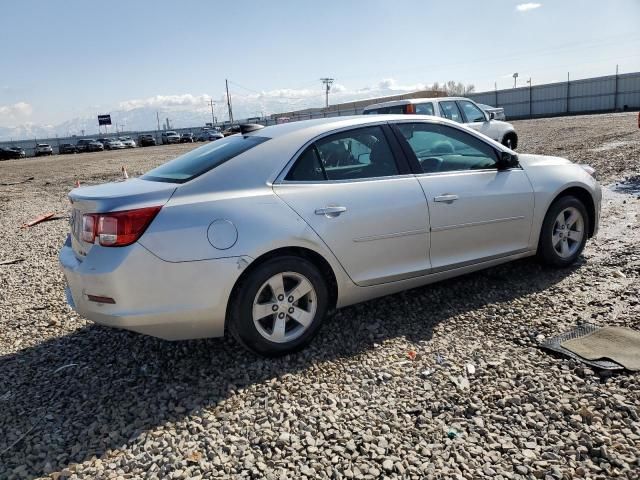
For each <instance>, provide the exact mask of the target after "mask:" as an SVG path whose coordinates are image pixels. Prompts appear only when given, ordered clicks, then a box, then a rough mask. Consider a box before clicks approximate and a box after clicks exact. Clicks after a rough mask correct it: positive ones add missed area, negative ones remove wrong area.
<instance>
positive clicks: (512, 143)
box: [502, 132, 518, 150]
mask: <svg viewBox="0 0 640 480" xmlns="http://www.w3.org/2000/svg"><path fill="white" fill-rule="evenodd" d="M502 144H503V145H504V146H505V147H507V148H510V149H511V150H515V149H516V148H518V137H517V136H516V134H515V133H513V132H510V133H507V134H506V135H505V136H504V138H503V139H502Z"/></svg>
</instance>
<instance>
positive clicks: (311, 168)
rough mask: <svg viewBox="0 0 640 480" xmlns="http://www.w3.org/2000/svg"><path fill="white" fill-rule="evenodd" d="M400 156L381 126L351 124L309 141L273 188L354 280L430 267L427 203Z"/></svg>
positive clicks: (373, 280) (379, 279)
mask: <svg viewBox="0 0 640 480" xmlns="http://www.w3.org/2000/svg"><path fill="white" fill-rule="evenodd" d="M403 160H404V159H403V158H402V153H401V150H400V149H399V145H398V143H397V140H396V139H395V137H394V135H393V133H392V132H391V130H390V129H389V127H388V126H386V125H384V126H381V125H375V126H367V127H361V128H355V129H354V128H351V129H347V130H343V131H340V132H338V133H333V134H331V135H328V136H325V137H323V138H319V139H317V140H316V141H315V142H313V143H312V144H310V145H308V146H307V147H306V149H305V150H304V151H303V153H302V154H301V155H300V156H299V157H298V158H297V160H296V161H295V163H294V164H293V165H292V167H291V169H290V170H289V171H288V173H287V174H286V176H284V178H283V179H282V180H281V181H278V182H276V184H275V185H274V191H275V193H276V194H277V195H278V196H279V197H280V198H282V199H283V200H284V201H285V202H286V203H287V204H288V205H289V206H290V207H291V208H292V209H293V210H295V211H296V212H297V213H298V215H300V217H302V218H303V219H304V220H305V221H306V222H307V224H308V225H309V226H310V227H311V228H312V229H313V230H314V231H315V232H316V233H317V234H318V236H319V237H320V238H321V239H322V241H323V242H324V243H325V244H326V245H327V246H328V247H329V249H330V250H331V251H332V252H333V253H334V255H335V256H336V258H337V259H338V261H339V262H340V263H341V264H342V266H343V267H344V269H345V271H346V272H347V274H348V275H349V276H350V277H351V279H352V280H353V281H354V282H355V283H356V284H358V285H362V286H367V285H374V284H379V283H385V282H390V281H395V280H401V279H405V278H410V277H414V276H419V275H424V274H425V273H428V270H429V268H430V263H429V255H428V249H429V229H428V225H429V212H428V208H427V202H426V198H425V196H424V193H423V191H422V188H421V187H420V184H419V182H418V180H417V179H416V178H415V176H414V175H412V174H411V172H410V171H409V168H408V165H407V164H406V161H403Z"/></svg>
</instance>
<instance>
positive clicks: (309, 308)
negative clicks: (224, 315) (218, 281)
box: [229, 256, 329, 356]
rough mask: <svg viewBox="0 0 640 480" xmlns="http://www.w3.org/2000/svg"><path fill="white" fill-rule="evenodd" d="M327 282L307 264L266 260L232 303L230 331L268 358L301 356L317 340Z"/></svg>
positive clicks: (294, 259) (291, 258) (325, 304)
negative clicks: (312, 341) (293, 353)
mask: <svg viewBox="0 0 640 480" xmlns="http://www.w3.org/2000/svg"><path fill="white" fill-rule="evenodd" d="M328 299H329V295H328V290H327V285H326V282H325V279H324V277H323V276H322V274H321V273H320V272H319V271H318V269H317V268H316V267H315V266H314V265H313V264H312V263H311V262H309V261H308V260H306V259H304V258H300V257H294V256H286V257H279V258H274V259H271V260H267V261H266V262H265V263H263V264H262V265H260V266H258V267H257V268H256V269H255V270H254V271H253V272H251V273H250V274H249V276H248V277H247V278H246V279H244V280H243V281H242V283H241V284H240V285H239V286H238V288H237V289H236V294H235V298H234V299H232V304H231V308H230V312H229V313H230V318H229V330H230V331H231V333H232V334H233V336H234V337H235V338H236V339H237V340H238V341H239V342H240V343H241V344H242V345H244V346H245V347H247V348H248V349H249V350H251V351H253V352H255V353H258V354H260V355H265V356H278V355H284V354H287V353H290V352H294V351H297V350H299V349H301V348H302V347H304V346H305V345H307V344H308V343H309V342H310V341H311V339H312V338H313V337H314V336H315V334H316V332H317V330H318V328H319V327H320V324H321V323H322V320H323V319H324V317H325V316H326V313H327V307H328Z"/></svg>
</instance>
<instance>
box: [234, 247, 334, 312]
mask: <svg viewBox="0 0 640 480" xmlns="http://www.w3.org/2000/svg"><path fill="white" fill-rule="evenodd" d="M282 256H294V257H300V258H304V259H305V260H308V261H309V262H311V263H312V264H313V265H314V266H315V267H316V268H317V269H318V271H320V274H321V275H322V276H323V277H324V278H325V280H326V282H327V289H328V291H329V312H332V311H333V310H334V309H335V308H336V305H337V302H338V280H337V277H336V274H335V272H334V270H333V268H332V267H331V264H330V263H329V262H328V261H327V259H325V258H324V257H323V256H322V255H321V254H319V253H318V252H316V251H314V250H311V249H310V248H305V247H281V248H276V249H274V250H270V251H268V252H266V253H263V254H262V255H260V256H259V257H258V258H256V259H255V260H254V261H252V262H251V263H250V264H249V265H248V266H247V268H245V269H244V271H243V272H242V273H241V274H240V276H239V277H238V278H237V279H236V282H235V284H234V285H233V288H232V289H231V294H230V295H229V301H228V302H227V314H226V318H229V311H230V309H231V308H232V307H233V303H234V301H235V298H236V296H237V295H238V292H239V290H240V288H241V287H242V284H243V283H244V281H245V279H247V278H248V277H249V275H251V273H252V272H254V271H255V270H256V269H257V268H258V267H259V266H260V265H262V264H264V263H265V262H266V261H268V260H271V259H273V258H277V257H282Z"/></svg>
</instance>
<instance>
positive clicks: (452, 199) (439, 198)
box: [433, 193, 458, 203]
mask: <svg viewBox="0 0 640 480" xmlns="http://www.w3.org/2000/svg"><path fill="white" fill-rule="evenodd" d="M456 200H458V195H453V194H450V193H448V194H446V195H440V196H437V197H435V198H434V199H433V201H434V202H444V203H453V202H455V201H456Z"/></svg>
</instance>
